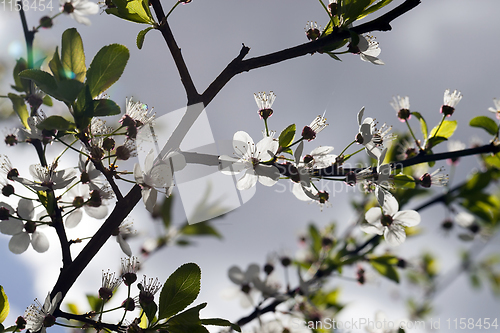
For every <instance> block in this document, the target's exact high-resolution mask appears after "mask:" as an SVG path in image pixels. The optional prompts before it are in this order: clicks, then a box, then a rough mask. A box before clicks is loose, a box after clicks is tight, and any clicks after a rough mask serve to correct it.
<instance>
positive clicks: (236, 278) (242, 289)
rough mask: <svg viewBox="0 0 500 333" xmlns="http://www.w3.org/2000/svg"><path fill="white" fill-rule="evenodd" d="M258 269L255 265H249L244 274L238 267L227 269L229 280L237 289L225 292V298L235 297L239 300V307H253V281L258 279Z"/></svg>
mask: <svg viewBox="0 0 500 333" xmlns="http://www.w3.org/2000/svg"><path fill="white" fill-rule="evenodd" d="M259 273H260V267H259V265H257V264H250V265H249V266H248V268H247V270H246V271H245V272H243V271H242V270H241V268H239V267H238V266H232V267H231V268H229V271H228V277H229V279H230V280H231V281H232V282H233V283H234V284H236V285H238V286H239V288H238V289H237V290H236V289H232V290H230V291H226V292H225V296H226V297H227V298H234V297H237V298H239V299H240V305H241V307H243V308H248V307H250V306H252V305H253V296H254V294H255V291H256V290H255V289H256V288H254V281H255V279H258V278H259Z"/></svg>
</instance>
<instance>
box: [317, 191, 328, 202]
mask: <svg viewBox="0 0 500 333" xmlns="http://www.w3.org/2000/svg"><path fill="white" fill-rule="evenodd" d="M318 195H319V203H322V204H324V203H325V202H327V201H328V198H329V197H330V195H329V194H328V192H326V191H319V192H318Z"/></svg>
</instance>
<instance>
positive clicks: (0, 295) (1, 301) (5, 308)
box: [0, 286, 10, 323]
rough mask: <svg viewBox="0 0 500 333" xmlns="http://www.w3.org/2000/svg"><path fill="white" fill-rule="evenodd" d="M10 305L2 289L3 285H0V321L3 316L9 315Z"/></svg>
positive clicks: (1, 321) (2, 320) (2, 319)
mask: <svg viewBox="0 0 500 333" xmlns="http://www.w3.org/2000/svg"><path fill="white" fill-rule="evenodd" d="M9 311H10V305H9V299H8V298H7V295H6V294H5V291H4V290H3V287H2V286H0V323H3V322H4V320H5V318H7V316H8V315H9Z"/></svg>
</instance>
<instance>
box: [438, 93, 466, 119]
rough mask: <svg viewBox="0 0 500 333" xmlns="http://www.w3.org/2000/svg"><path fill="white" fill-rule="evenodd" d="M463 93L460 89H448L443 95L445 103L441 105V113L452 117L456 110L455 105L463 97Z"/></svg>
mask: <svg viewBox="0 0 500 333" xmlns="http://www.w3.org/2000/svg"><path fill="white" fill-rule="evenodd" d="M462 97H463V95H462V93H461V92H460V91H457V90H454V91H453V92H452V93H450V89H446V90H445V92H444V96H443V105H442V106H441V113H442V114H444V115H446V116H447V117H450V116H451V115H452V114H453V112H455V107H456V106H457V105H458V102H460V100H461V99H462Z"/></svg>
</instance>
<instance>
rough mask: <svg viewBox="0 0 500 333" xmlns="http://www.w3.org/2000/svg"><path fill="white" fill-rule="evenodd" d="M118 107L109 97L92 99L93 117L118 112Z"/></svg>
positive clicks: (111, 114)
mask: <svg viewBox="0 0 500 333" xmlns="http://www.w3.org/2000/svg"><path fill="white" fill-rule="evenodd" d="M120 113H121V110H120V107H119V106H118V105H117V104H116V103H115V102H113V101H112V100H110V99H94V111H93V116H94V117H106V116H114V115H117V114H120Z"/></svg>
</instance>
